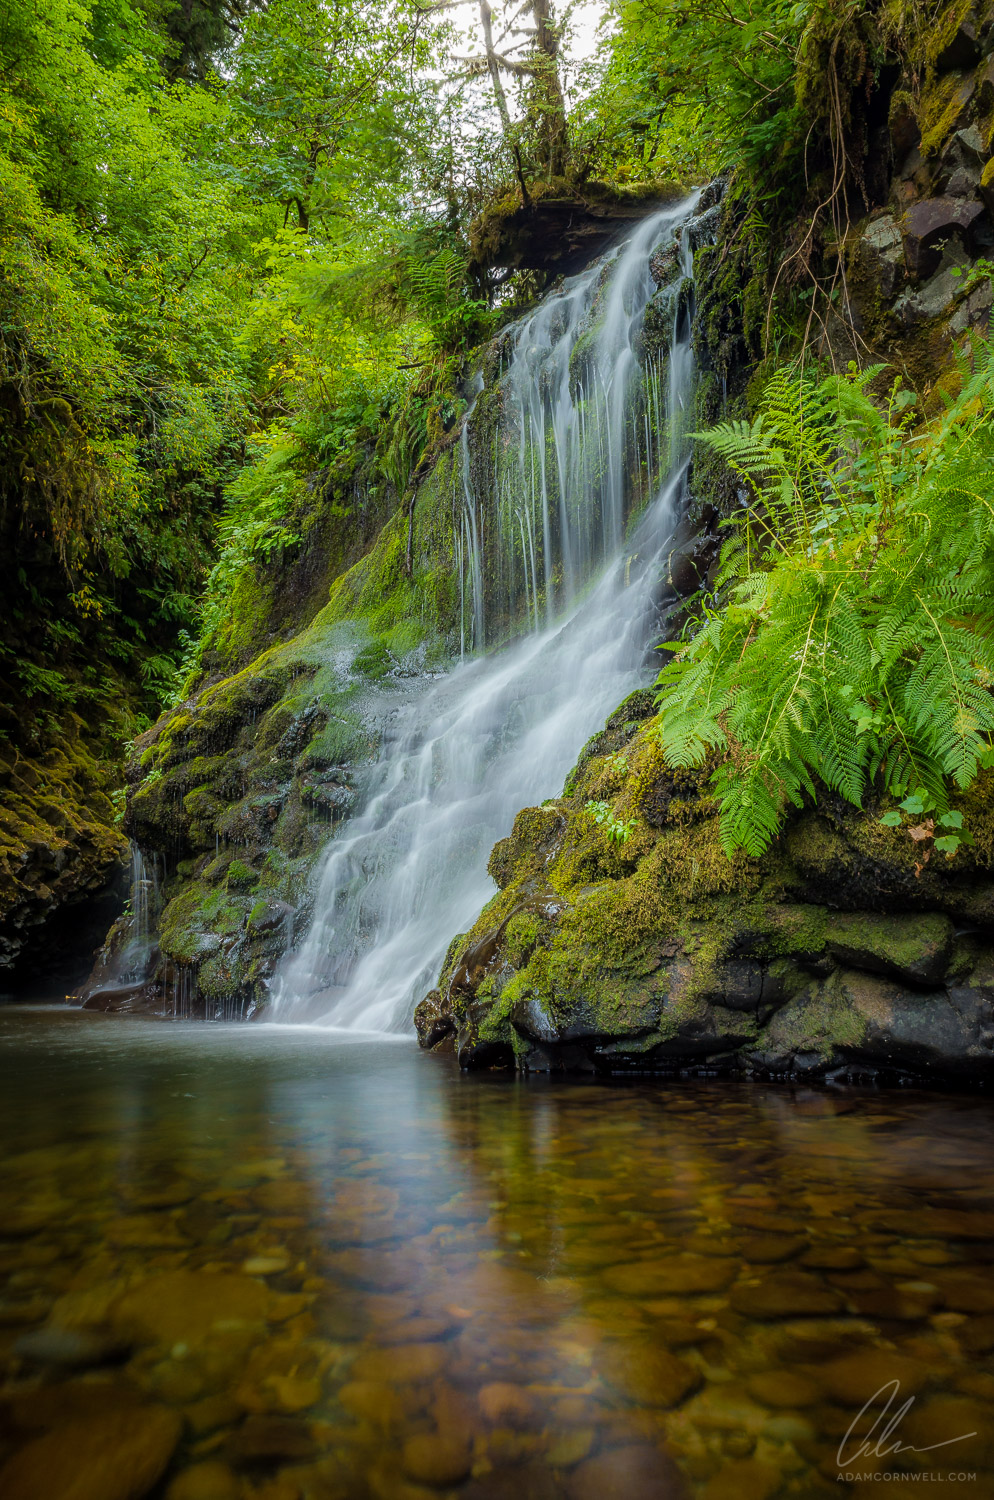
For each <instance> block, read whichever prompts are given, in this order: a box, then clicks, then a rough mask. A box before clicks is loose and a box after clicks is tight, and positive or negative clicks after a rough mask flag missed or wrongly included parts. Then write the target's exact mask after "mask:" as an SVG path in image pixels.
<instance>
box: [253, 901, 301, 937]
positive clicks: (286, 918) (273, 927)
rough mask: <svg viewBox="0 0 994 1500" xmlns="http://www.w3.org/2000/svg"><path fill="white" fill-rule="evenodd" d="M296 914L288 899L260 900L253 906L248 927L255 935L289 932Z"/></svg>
mask: <svg viewBox="0 0 994 1500" xmlns="http://www.w3.org/2000/svg"><path fill="white" fill-rule="evenodd" d="M295 916H296V911H295V909H294V908H293V907H292V906H290V905H289V903H288V902H286V901H267V902H265V903H262V902H260V903H258V905H257V906H254V907H253V908H252V911H251V912H250V914H249V917H248V921H247V923H246V927H247V930H248V931H249V932H250V933H251V934H252V935H253V936H254V937H262V936H265V935H266V934H267V933H273V932H289V931H290V930H291V929H292V927H293V919H294V917H295Z"/></svg>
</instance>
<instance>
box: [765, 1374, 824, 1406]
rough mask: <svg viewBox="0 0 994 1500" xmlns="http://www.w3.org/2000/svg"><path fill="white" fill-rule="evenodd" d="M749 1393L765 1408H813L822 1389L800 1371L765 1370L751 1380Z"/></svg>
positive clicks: (819, 1397)
mask: <svg viewBox="0 0 994 1500" xmlns="http://www.w3.org/2000/svg"><path fill="white" fill-rule="evenodd" d="M749 1392H750V1394H751V1395H753V1396H755V1398H756V1400H757V1401H762V1403H763V1405H764V1406H774V1407H798V1406H802V1407H803V1406H813V1405H814V1404H815V1402H816V1401H818V1400H820V1399H821V1389H820V1387H819V1386H817V1385H816V1384H815V1382H814V1381H813V1380H809V1379H808V1377H807V1376H806V1375H802V1374H801V1373H800V1372H799V1371H798V1370H764V1371H763V1372H762V1373H761V1374H759V1375H752V1376H750V1378H749Z"/></svg>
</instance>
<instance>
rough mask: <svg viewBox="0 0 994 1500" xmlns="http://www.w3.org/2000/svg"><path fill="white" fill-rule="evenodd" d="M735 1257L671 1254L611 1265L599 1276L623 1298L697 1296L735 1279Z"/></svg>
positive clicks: (718, 1288) (720, 1288)
mask: <svg viewBox="0 0 994 1500" xmlns="http://www.w3.org/2000/svg"><path fill="white" fill-rule="evenodd" d="M737 1269H738V1267H737V1264H736V1262H735V1261H734V1260H732V1259H731V1258H725V1257H721V1256H706V1257H705V1256H698V1255H680V1254H677V1255H671V1256H669V1257H668V1258H667V1259H666V1260H635V1261H629V1262H628V1263H627V1264H626V1265H622V1266H611V1267H609V1269H608V1270H606V1271H604V1272H603V1273H602V1279H603V1280H604V1282H605V1283H606V1284H607V1285H608V1286H609V1287H610V1288H611V1290H612V1291H615V1292H621V1293H622V1294H623V1295H624V1296H626V1297H669V1296H679V1295H681V1294H683V1295H686V1296H699V1295H701V1294H705V1293H711V1292H722V1291H724V1290H725V1288H726V1287H727V1286H729V1285H730V1284H731V1283H732V1281H733V1280H734V1279H735V1273H736V1271H737Z"/></svg>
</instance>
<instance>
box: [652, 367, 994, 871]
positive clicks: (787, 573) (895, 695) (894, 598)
mask: <svg viewBox="0 0 994 1500" xmlns="http://www.w3.org/2000/svg"><path fill="white" fill-rule="evenodd" d="M882 368H883V367H882V366H876V367H874V368H873V369H870V370H867V371H865V372H863V373H861V374H860V373H857V372H856V371H855V370H854V369H853V368H851V369H850V373H849V374H848V375H844V376H832V377H829V378H827V379H822V380H815V379H813V378H812V377H810V376H807V375H804V374H801V373H798V371H796V370H794V369H787V370H782V371H780V372H779V373H778V374H776V375H775V376H774V377H773V379H772V380H771V381H770V382H769V384H768V385H767V388H766V391H765V394H764V397H763V401H762V403H761V411H760V414H759V416H758V417H757V418H756V420H755V421H754V422H753V423H751V424H750V423H747V422H733V423H727V424H724V425H722V426H719V427H717V428H715V429H714V430H713V431H712V432H710V433H704V434H700V436H701V438H702V440H703V441H704V442H706V443H707V444H708V445H709V446H710V447H712V448H713V449H715V450H716V451H717V452H718V453H719V454H720V455H721V456H722V457H723V458H725V459H726V461H727V462H728V463H729V464H730V465H731V467H732V469H733V470H735V472H736V473H738V474H739V475H741V476H742V478H743V479H744V480H745V482H746V484H747V486H748V489H749V492H750V502H749V504H748V505H747V507H746V509H745V510H744V512H743V513H742V516H741V524H740V525H739V526H738V527H737V528H736V531H735V533H734V535H733V538H732V540H731V541H730V542H729V543H728V544H727V545H726V548H725V551H724V555H723V560H722V570H721V574H720V580H719V587H720V588H721V589H723V590H724V595H723V603H722V606H721V607H720V608H717V609H714V610H710V611H707V612H706V617H705V620H704V623H703V625H702V627H701V629H700V630H699V632H698V633H697V635H696V636H694V638H693V639H692V640H690V641H688V642H685V643H683V644H681V645H678V646H677V647H676V648H674V649H675V651H676V655H675V658H674V660H673V661H672V662H671V663H670V664H669V665H668V666H667V667H665V668H664V670H663V672H662V673H661V674H660V677H659V682H658V686H659V688H660V698H659V702H660V708H661V714H662V716H661V726H660V731H659V732H660V735H661V737H662V743H663V746H664V750H665V754H666V758H667V760H668V761H669V763H670V764H671V765H673V766H701V765H703V764H705V763H706V762H707V761H708V760H709V759H711V758H714V759H716V761H717V765H716V768H715V771H714V774H713V781H714V783H715V785H716V788H717V791H718V795H719V797H720V803H721V828H722V838H723V842H724V845H725V848H726V850H728V851H729V852H731V850H733V849H734V848H736V847H742V848H744V849H746V850H747V851H748V852H749V853H750V854H760V853H762V852H763V850H764V849H766V848H767V847H768V845H769V844H770V842H771V840H772V839H773V838H774V836H775V835H776V833H777V831H778V829H779V828H780V826H781V823H782V820H783V816H784V812H785V808H786V805H787V804H788V803H793V804H795V805H798V806H799V805H801V803H802V802H803V799H804V795H805V793H807V794H809V795H814V793H815V779H816V778H817V779H818V780H820V781H821V782H822V783H823V784H824V785H826V786H828V787H830V788H832V789H833V790H835V791H837V792H839V793H841V794H842V796H843V797H845V799H846V800H847V801H848V802H850V803H852V804H853V805H855V806H857V807H858V806H860V805H861V804H862V801H863V798H864V797H865V795H866V793H867V790H868V788H870V787H871V786H877V787H878V788H879V789H881V790H884V789H885V790H887V791H890V792H891V793H892V794H893V795H894V796H895V797H904V796H905V795H906V794H907V793H908V792H909V791H910V792H911V793H912V795H913V796H916V797H918V798H919V799H920V800H922V802H923V804H924V802H925V801H926V800H927V803H928V805H929V807H931V808H932V809H934V811H935V814H936V821H937V822H941V819H942V817H943V815H944V814H945V813H946V812H947V811H948V810H949V799H950V795H951V792H952V789H953V788H954V787H959V788H964V787H967V786H968V785H969V784H970V782H971V781H972V780H973V778H974V777H975V775H976V774H977V770H978V768H979V767H980V766H981V765H982V764H986V763H987V760H988V757H989V756H990V753H991V752H990V743H991V732H992V731H994V698H992V696H991V693H990V687H991V684H992V681H994V641H992V630H994V592H992V584H994V546H992V541H994V498H992V496H991V493H990V473H991V466H992V460H994V431H992V419H994V355H992V347H991V344H990V343H988V342H987V341H984V340H979V339H976V340H975V341H974V343H973V346H972V349H971V351H970V353H969V355H968V356H964V357H962V358H961V359H960V360H959V374H960V379H961V388H960V394H959V396H958V397H956V398H955V399H948V400H947V406H946V410H945V412H944V413H943V414H942V415H941V416H940V417H939V418H937V419H936V420H933V421H929V422H923V423H921V424H920V425H918V426H917V427H916V426H915V425H914V414H915V397H914V395H913V393H911V392H908V391H906V390H903V389H902V388H901V386H900V383H899V382H898V383H895V385H894V386H893V387H892V388H891V391H890V394H889V397H888V399H887V401H886V402H885V403H884V404H883V405H877V404H876V403H875V402H874V401H873V400H872V399H871V397H870V395H869V394H868V387H869V386H870V384H871V382H873V381H875V380H877V379H878V377H879V376H880V374H881V371H882ZM947 852H950V853H952V852H954V851H953V850H952V849H948V850H947Z"/></svg>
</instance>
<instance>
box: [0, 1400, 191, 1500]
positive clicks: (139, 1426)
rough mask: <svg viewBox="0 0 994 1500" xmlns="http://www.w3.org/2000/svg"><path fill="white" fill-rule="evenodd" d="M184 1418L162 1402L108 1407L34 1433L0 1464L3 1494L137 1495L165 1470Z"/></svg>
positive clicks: (90, 1499)
mask: <svg viewBox="0 0 994 1500" xmlns="http://www.w3.org/2000/svg"><path fill="white" fill-rule="evenodd" d="M182 1428H183V1423H182V1421H181V1419H180V1417H179V1416H178V1414H177V1413H176V1412H172V1411H168V1410H167V1409H166V1408H165V1407H164V1406H144V1407H138V1408H131V1409H129V1410H125V1411H110V1412H105V1413H102V1414H100V1415H95V1416H92V1417H90V1418H88V1419H87V1420H86V1421H79V1422H69V1423H67V1424H66V1426H64V1427H57V1428H55V1430H54V1431H52V1432H49V1433H46V1435H45V1436H44V1437H42V1438H36V1439H35V1441H34V1442H33V1443H29V1444H28V1445H27V1447H26V1448H22V1449H21V1450H20V1452H19V1453H15V1454H14V1457H13V1458H11V1459H10V1460H9V1461H8V1463H7V1464H6V1465H5V1466H4V1468H3V1469H2V1470H0V1495H2V1496H3V1500H139V1497H140V1496H142V1495H147V1494H148V1492H149V1490H150V1489H151V1488H152V1487H153V1485H154V1484H156V1482H157V1481H158V1479H159V1478H160V1476H161V1475H162V1474H163V1473H164V1472H165V1468H166V1465H167V1464H168V1463H169V1460H170V1458H171V1457H172V1455H173V1450H174V1449H175V1447H176V1444H177V1443H178V1442H179V1437H180V1433H181V1431H182Z"/></svg>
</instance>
